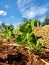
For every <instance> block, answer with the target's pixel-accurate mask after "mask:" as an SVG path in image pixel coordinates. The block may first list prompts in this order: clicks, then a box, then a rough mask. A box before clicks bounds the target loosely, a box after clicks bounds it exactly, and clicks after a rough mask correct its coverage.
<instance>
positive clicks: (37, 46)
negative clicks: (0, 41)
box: [0, 20, 44, 52]
mask: <svg viewBox="0 0 49 65" xmlns="http://www.w3.org/2000/svg"><path fill="white" fill-rule="evenodd" d="M34 22H35V21H34V20H30V21H27V22H24V23H23V24H20V26H19V28H17V29H16V30H15V29H14V26H13V25H5V27H4V26H2V30H3V32H4V35H0V38H5V39H8V40H9V41H10V42H11V37H13V38H15V41H16V43H17V44H19V45H24V46H27V47H28V48H29V49H30V50H34V51H35V52H41V51H42V49H41V47H42V45H43V43H44V40H42V41H40V42H38V39H39V38H41V36H40V37H37V36H35V34H34V33H33V30H34ZM3 28H4V29H3Z"/></svg>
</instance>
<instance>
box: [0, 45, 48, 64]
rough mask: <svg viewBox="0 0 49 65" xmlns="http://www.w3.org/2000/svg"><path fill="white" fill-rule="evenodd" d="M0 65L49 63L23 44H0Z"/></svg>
mask: <svg viewBox="0 0 49 65" xmlns="http://www.w3.org/2000/svg"><path fill="white" fill-rule="evenodd" d="M0 65H49V63H48V62H46V61H44V60H43V59H41V58H40V57H39V56H38V55H34V53H33V51H30V50H29V49H27V48H26V47H24V46H13V45H12V46H9V45H2V46H0Z"/></svg>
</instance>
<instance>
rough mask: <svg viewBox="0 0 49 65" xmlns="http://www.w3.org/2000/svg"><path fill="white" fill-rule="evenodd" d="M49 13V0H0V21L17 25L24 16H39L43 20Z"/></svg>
mask: <svg viewBox="0 0 49 65" xmlns="http://www.w3.org/2000/svg"><path fill="white" fill-rule="evenodd" d="M47 13H49V0H0V23H2V22H5V24H13V25H14V26H15V27H17V26H18V25H19V24H20V23H21V22H22V19H23V18H28V19H30V18H33V19H35V18H37V19H40V20H41V22H42V21H43V20H44V18H45V16H46V14H47Z"/></svg>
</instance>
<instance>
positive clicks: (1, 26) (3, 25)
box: [0, 22, 6, 30]
mask: <svg viewBox="0 0 49 65" xmlns="http://www.w3.org/2000/svg"><path fill="white" fill-rule="evenodd" d="M5 27H6V25H5V23H4V22H3V23H1V25H0V28H1V29H2V30H4V29H5Z"/></svg>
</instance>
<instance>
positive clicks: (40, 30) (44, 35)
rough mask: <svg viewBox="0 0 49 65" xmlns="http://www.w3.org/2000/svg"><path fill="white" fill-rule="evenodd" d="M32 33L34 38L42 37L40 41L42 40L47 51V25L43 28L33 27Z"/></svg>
mask: <svg viewBox="0 0 49 65" xmlns="http://www.w3.org/2000/svg"><path fill="white" fill-rule="evenodd" d="M34 33H35V35H36V36H42V38H41V39H40V40H44V41H45V43H44V46H45V47H46V48H48V49H49V25H45V26H43V27H35V28H34Z"/></svg>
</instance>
